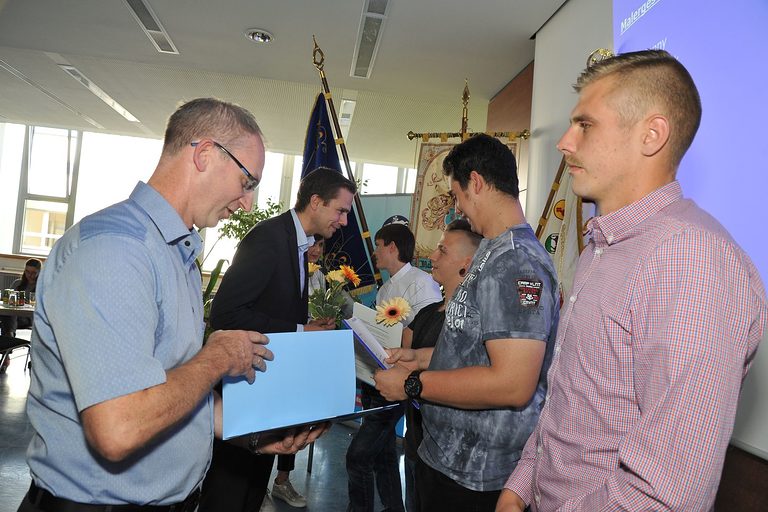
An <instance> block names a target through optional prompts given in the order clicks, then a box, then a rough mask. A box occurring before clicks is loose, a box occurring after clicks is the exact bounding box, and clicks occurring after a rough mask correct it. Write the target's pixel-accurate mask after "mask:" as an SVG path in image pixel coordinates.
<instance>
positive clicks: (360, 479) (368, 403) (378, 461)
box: [347, 388, 404, 512]
mask: <svg viewBox="0 0 768 512" xmlns="http://www.w3.org/2000/svg"><path fill="white" fill-rule="evenodd" d="M377 395H378V393H376V392H375V391H373V392H372V393H371V392H366V390H365V388H364V389H363V393H362V396H361V401H362V404H363V409H369V408H371V407H379V406H382V405H386V404H387V403H389V402H387V401H386V400H384V398H382V397H381V396H380V395H378V396H377ZM402 415H403V408H402V407H395V408H394V409H390V410H388V411H384V412H380V413H374V414H369V415H368V416H365V417H364V418H363V423H362V424H361V425H360V429H359V430H358V431H357V434H356V435H355V437H354V438H353V439H352V442H351V443H350V445H349V449H348V450H347V475H348V477H349V478H348V482H347V488H348V491H349V508H348V510H349V511H351V512H373V502H374V490H373V488H374V480H375V483H376V488H377V489H378V491H379V498H380V499H381V503H382V505H384V508H385V510H387V511H396V512H403V511H404V508H403V492H402V489H401V484H400V471H399V469H398V463H397V447H396V445H395V426H396V425H397V422H398V421H399V420H400V417H401V416H402ZM374 475H375V478H374Z"/></svg>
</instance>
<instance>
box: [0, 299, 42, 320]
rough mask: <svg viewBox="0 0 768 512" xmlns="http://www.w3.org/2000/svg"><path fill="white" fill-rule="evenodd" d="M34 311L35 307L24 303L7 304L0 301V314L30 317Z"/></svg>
mask: <svg viewBox="0 0 768 512" xmlns="http://www.w3.org/2000/svg"><path fill="white" fill-rule="evenodd" d="M34 313H35V307H34V306H30V305H29V304H25V305H24V306H9V305H8V304H6V303H5V302H0V316H24V317H28V318H31V317H32V315H34Z"/></svg>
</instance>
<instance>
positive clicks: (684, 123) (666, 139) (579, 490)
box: [497, 51, 768, 512]
mask: <svg viewBox="0 0 768 512" xmlns="http://www.w3.org/2000/svg"><path fill="white" fill-rule="evenodd" d="M575 89H576V91H577V92H579V95H580V96H579V102H578V104H577V105H576V107H575V108H574V110H573V112H572V115H571V126H570V128H569V129H568V131H567V132H566V133H565V135H564V136H563V138H562V139H561V140H560V142H559V143H558V149H559V150H560V151H561V152H562V153H563V154H564V155H565V159H566V162H567V163H568V165H569V167H570V173H571V175H572V177H573V190H574V192H575V193H576V194H577V195H579V196H581V197H583V198H585V199H590V200H592V201H594V202H595V204H596V205H597V208H598V212H599V216H597V217H595V218H594V219H593V220H592V221H590V223H589V226H588V229H589V232H590V238H591V241H590V243H589V245H588V246H587V248H586V249H585V250H584V252H583V253H582V255H581V257H580V259H579V264H578V268H577V271H576V275H575V280H574V285H573V292H572V295H571V296H570V297H566V303H565V306H564V308H563V311H562V313H561V318H560V324H559V330H558V335H557V342H556V345H555V355H554V359H553V362H552V366H551V368H550V371H549V393H548V395H547V400H546V403H545V405H544V408H543V410H542V412H541V416H540V419H539V423H538V425H537V427H536V429H535V430H534V432H533V434H532V435H531V437H530V438H529V439H528V443H527V444H526V447H525V450H524V452H523V456H522V458H521V459H520V461H519V463H518V465H517V467H516V469H515V470H514V472H513V473H512V475H511V476H510V478H509V480H508V481H507V484H506V486H505V490H504V491H503V492H502V495H501V496H500V498H499V502H498V505H497V511H503V512H512V511H522V510H523V509H524V508H525V507H526V505H529V506H530V507H531V510H533V511H555V510H557V511H563V512H564V511H582V510H583V511H590V512H596V511H603V510H604V511H609V510H610V511H614V510H632V511H635V510H637V511H640V510H642V511H655V510H664V511H686V512H687V511H699V510H711V509H712V508H713V506H714V501H715V495H716V493H717V488H718V483H719V480H720V474H721V472H722V466H723V460H724V458H725V451H726V448H727V446H728V442H729V439H730V437H731V432H732V430H733V422H734V417H735V414H736V406H737V403H738V400H739V392H740V390H741V383H742V380H743V379H744V377H745V376H746V374H747V371H748V369H749V366H750V364H751V362H752V360H753V358H754V355H755V351H756V350H757V346H758V343H759V342H760V340H761V339H762V337H763V333H764V330H765V325H766V318H767V317H768V311H767V308H766V297H765V289H764V287H763V284H762V282H761V281H760V277H759V274H758V272H757V270H756V269H755V267H754V265H753V264H752V262H751V261H750V259H749V257H748V256H747V255H746V254H745V253H744V252H743V251H742V250H741V248H739V246H738V245H736V243H735V242H734V241H733V239H732V238H731V237H730V235H729V234H728V232H727V231H726V230H725V229H724V228H723V227H722V226H721V225H720V224H719V223H718V222H717V221H716V220H715V219H714V218H712V217H711V216H709V215H708V214H707V213H706V212H704V211H702V210H701V209H700V208H699V207H698V206H696V204H695V203H694V202H692V201H690V200H688V199H683V197H682V191H681V188H680V184H679V183H678V182H677V181H676V180H675V175H676V172H677V168H678V165H679V163H680V160H681V159H682V157H683V155H684V154H685V152H686V151H687V149H688V147H689V146H690V144H691V142H692V140H693V138H694V135H695V133H696V130H697V129H698V126H699V122H700V119H701V102H700V99H699V94H698V92H697V90H696V86H695V84H694V83H693V80H692V78H691V76H690V74H689V73H688V72H687V71H686V69H685V68H684V67H683V66H682V65H681V64H680V63H679V62H678V61H677V60H675V59H674V58H673V57H672V56H671V55H669V54H668V53H666V52H664V51H642V52H634V53H627V54H623V55H619V56H616V57H613V58H610V59H607V60H604V61H601V62H599V63H597V64H595V65H593V66H592V67H590V68H588V69H587V70H586V71H584V73H582V75H581V76H580V77H579V79H578V82H577V84H576V86H575Z"/></svg>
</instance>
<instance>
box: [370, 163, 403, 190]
mask: <svg viewBox="0 0 768 512" xmlns="http://www.w3.org/2000/svg"><path fill="white" fill-rule="evenodd" d="M397 177H398V169H397V167H394V166H391V165H378V164H368V163H365V164H363V175H362V179H363V184H364V186H363V190H362V192H361V193H362V194H395V193H397Z"/></svg>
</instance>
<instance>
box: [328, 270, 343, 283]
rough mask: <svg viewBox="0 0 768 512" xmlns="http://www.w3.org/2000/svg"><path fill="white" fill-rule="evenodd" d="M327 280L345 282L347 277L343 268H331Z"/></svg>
mask: <svg viewBox="0 0 768 512" xmlns="http://www.w3.org/2000/svg"><path fill="white" fill-rule="evenodd" d="M325 280H326V281H328V282H329V283H330V282H334V281H335V282H337V283H345V282H346V281H347V278H346V277H345V276H344V272H342V271H341V270H331V271H330V272H328V275H327V276H325Z"/></svg>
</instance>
